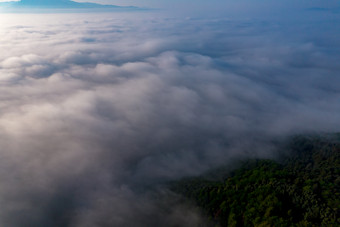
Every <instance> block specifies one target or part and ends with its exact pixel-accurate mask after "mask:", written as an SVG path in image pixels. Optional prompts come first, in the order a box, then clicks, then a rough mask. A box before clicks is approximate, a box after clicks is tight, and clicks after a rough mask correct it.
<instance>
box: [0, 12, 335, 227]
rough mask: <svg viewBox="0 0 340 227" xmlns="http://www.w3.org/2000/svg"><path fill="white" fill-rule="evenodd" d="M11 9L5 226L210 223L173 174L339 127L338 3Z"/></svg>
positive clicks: (5, 20) (0, 166)
mask: <svg viewBox="0 0 340 227" xmlns="http://www.w3.org/2000/svg"><path fill="white" fill-rule="evenodd" d="M235 14H237V13H234V14H233V15H235ZM0 21H1V23H0V50H1V51H0V135H1V136H0V179H1V187H0V203H1V204H2V205H1V212H0V226H10V227H12V226H14V227H19V226H27V227H30V226H32V227H33V226H34V227H37V226H51V227H52V226H72V227H73V226H75V227H86V226H88V227H90V226H91V227H94V226H100V227H101V226H104V227H106V226H206V225H208V220H207V219H206V218H205V217H204V216H202V215H201V211H200V210H199V209H198V208H197V207H195V206H193V205H192V204H190V203H186V202H184V201H183V200H182V198H181V197H180V196H179V195H177V194H175V193H174V192H171V191H170V190H169V189H168V188H167V187H166V184H167V182H170V181H174V180H179V179H181V178H183V177H192V176H198V175H200V174H203V173H205V172H206V171H209V170H211V169H213V168H216V167H218V166H221V165H229V164H230V165H231V164H232V162H233V160H235V159H242V158H275V157H276V154H277V152H276V151H277V150H276V146H275V143H274V142H273V141H281V140H284V139H285V138H287V137H290V136H293V135H297V134H320V133H333V132H339V129H340V121H339V119H340V116H339V115H340V114H339V113H340V102H339V100H340V77H339V72H340V61H339V53H340V43H339V35H340V32H339V31H340V17H339V11H336V10H333V9H329V8H322V9H321V8H317V9H316V8H315V9H314V8H313V9H310V8H306V9H300V8H299V10H296V11H294V10H292V12H291V14H290V16H284V15H282V16H281V15H280V16H278V15H272V14H270V15H267V14H266V15H258V14H256V15H255V14H254V15H245V14H242V15H239V16H230V15H224V16H212V15H210V16H206V15H204V16H203V15H198V14H194V15H183V14H182V13H178V14H169V13H164V12H158V11H154V12H130V13H128V12H127V13H117V12H116V13H107V12H106V13H74V14H73V13H63V14H52V13H49V14H0Z"/></svg>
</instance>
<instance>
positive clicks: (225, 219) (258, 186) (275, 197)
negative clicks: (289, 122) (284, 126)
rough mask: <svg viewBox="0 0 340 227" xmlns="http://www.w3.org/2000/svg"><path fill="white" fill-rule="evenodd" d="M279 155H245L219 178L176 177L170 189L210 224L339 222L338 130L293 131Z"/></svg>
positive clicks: (311, 223) (339, 135)
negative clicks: (276, 157)
mask: <svg viewBox="0 0 340 227" xmlns="http://www.w3.org/2000/svg"><path fill="white" fill-rule="evenodd" d="M283 150H285V151H284V152H282V154H284V157H281V158H280V159H279V160H275V161H273V160H248V161H244V162H243V164H242V165H241V166H240V168H238V169H237V170H234V171H232V172H229V173H225V177H224V180H222V181H221V180H208V179H207V178H206V177H204V176H202V177H196V178H190V179H182V180H180V181H178V182H175V183H174V184H173V185H172V190H173V191H175V192H176V193H179V194H182V195H184V196H185V197H186V198H188V199H189V200H191V201H193V202H194V203H195V204H196V205H198V206H199V207H201V208H202V210H203V211H204V212H205V213H206V215H207V216H208V217H209V218H210V219H211V220H212V222H213V223H215V225H216V226H340V225H339V223H340V215H339V211H340V209H339V208H340V207H339V206H340V200H339V199H340V174H339V172H340V134H332V135H325V136H322V137H321V136H297V137H294V138H291V139H290V140H289V142H288V143H287V144H286V145H285V147H284V149H283Z"/></svg>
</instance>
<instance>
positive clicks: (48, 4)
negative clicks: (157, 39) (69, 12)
mask: <svg viewBox="0 0 340 227" xmlns="http://www.w3.org/2000/svg"><path fill="white" fill-rule="evenodd" d="M0 6H3V7H6V8H14V9H20V8H24V9H25V8H38V9H77V8H80V9H81V8H85V9H86V8H110V9H113V8H116V9H138V8H137V7H134V6H116V5H102V4H97V3H90V2H82V3H81V2H75V1H71V0H21V1H18V2H2V3H0Z"/></svg>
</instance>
